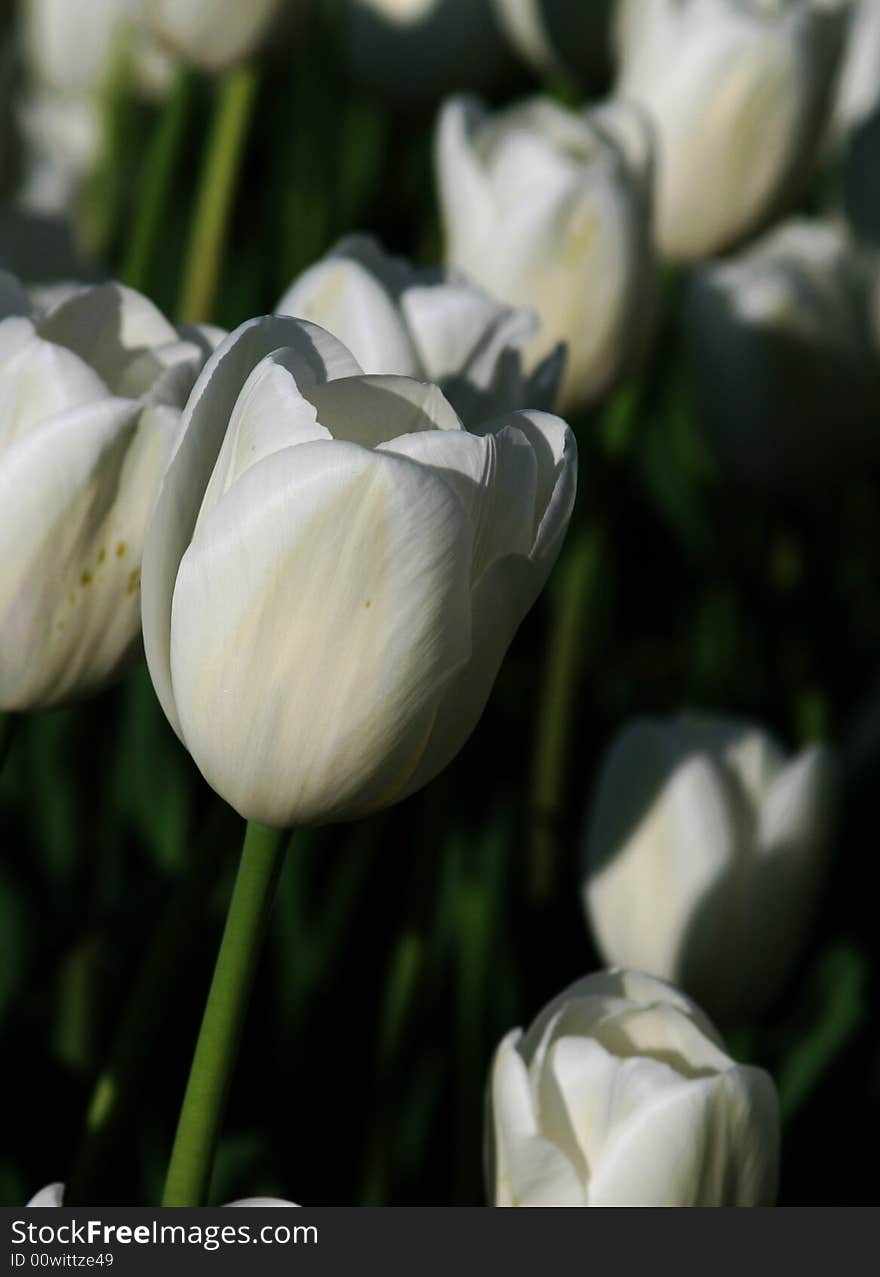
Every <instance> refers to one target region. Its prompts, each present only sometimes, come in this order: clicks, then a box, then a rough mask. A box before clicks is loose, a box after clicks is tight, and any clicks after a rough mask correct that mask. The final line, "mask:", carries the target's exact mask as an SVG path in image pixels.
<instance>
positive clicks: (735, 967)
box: [583, 716, 836, 1022]
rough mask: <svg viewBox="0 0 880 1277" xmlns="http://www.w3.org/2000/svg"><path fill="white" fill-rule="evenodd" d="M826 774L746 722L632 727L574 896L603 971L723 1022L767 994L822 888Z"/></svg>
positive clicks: (596, 811) (602, 792)
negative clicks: (624, 973) (640, 974)
mask: <svg viewBox="0 0 880 1277" xmlns="http://www.w3.org/2000/svg"><path fill="white" fill-rule="evenodd" d="M835 796H836V766H835V760H834V757H833V755H832V753H831V751H830V750H829V749H828V748H827V747H825V746H821V745H814V746H811V747H809V748H808V749H805V750H804V751H803V752H802V753H800V754H798V755H797V756H796V757H794V758H791V759H789V758H786V756H785V755H784V754H783V752H782V750H781V749H780V748H779V746H778V745H777V744H776V742H775V741H774V740H773V739H772V737H770V736H769V735H768V734H767V733H766V732H764V731H762V730H761V729H760V728H758V727H753V726H751V725H748V724H744V723H739V722H736V721H732V720H726V719H713V718H700V717H691V716H682V717H679V718H672V719H668V720H662V719H661V720H650V719H645V720H639V721H636V722H634V723H632V724H631V725H630V726H628V727H627V728H625V729H624V730H623V731H622V732H621V733H620V735H619V736H618V737H617V739H616V740H615V742H614V744H613V745H612V747H611V749H610V751H609V753H608V755H607V757H606V760H605V763H604V765H603V767H602V771H601V774H600V777H599V783H598V786H597V790H596V793H595V796H594V798H593V802H592V805H591V808H590V813H589V820H588V823H587V826H586V829H585V839H584V880H583V898H584V905H585V908H586V911H587V915H588V918H589V921H590V924H591V926H592V930H593V934H594V936H595V938H596V942H597V944H598V947H599V950H600V952H601V954H602V956H603V958H604V959H605V961H606V962H610V963H620V964H624V965H626V966H634V967H638V968H639V969H641V970H643V971H647V972H650V973H651V974H652V975H656V976H662V977H663V978H665V979H668V980H671V981H673V982H674V983H675V984H677V985H680V986H681V987H682V988H683V989H686V990H687V992H688V993H690V994H692V995H693V996H694V997H695V998H697V1000H698V1001H699V1002H700V1004H701V1005H702V1006H705V1007H707V1008H708V1009H709V1010H710V1011H711V1012H712V1013H713V1014H714V1015H715V1016H717V1017H718V1018H719V1019H723V1020H725V1021H727V1022H730V1021H733V1020H738V1019H740V1018H741V1017H744V1016H747V1015H750V1014H757V1013H758V1012H760V1011H761V1010H762V1008H763V1007H765V1006H766V1005H767V1004H768V1003H769V1002H770V1001H771V1000H772V999H773V997H774V996H775V994H777V993H778V992H779V990H780V989H781V987H782V986H783V984H784V982H785V980H786V978H787V976H788V975H789V974H790V972H791V969H792V966H793V963H794V962H795V960H796V959H797V957H798V956H799V951H800V948H801V943H802V940H803V938H804V935H805V933H806V931H807V928H808V926H809V923H810V919H811V916H812V911H813V906H814V904H815V901H816V897H817V894H818V892H819V890H820V889H821V886H822V882H823V880H824V873H825V867H826V860H827V854H828V849H829V841H830V832H831V829H830V827H831V822H832V816H833V809H834V799H835Z"/></svg>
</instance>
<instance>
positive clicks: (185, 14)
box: [143, 0, 283, 71]
mask: <svg viewBox="0 0 880 1277" xmlns="http://www.w3.org/2000/svg"><path fill="white" fill-rule="evenodd" d="M143 3H144V9H145V12H144V16H145V19H146V22H147V25H148V27H149V28H150V30H151V31H152V32H153V34H154V35H155V36H156V37H157V38H158V39H159V40H162V41H164V42H165V43H166V44H167V46H168V47H169V48H170V49H171V50H172V51H173V52H174V53H175V54H176V55H177V56H179V57H180V58H182V59H183V60H184V61H186V62H190V63H192V64H193V65H194V66H197V67H202V68H204V69H205V70H206V71H220V70H222V69H223V68H224V67H228V66H231V65H233V64H234V63H236V62H241V61H243V60H244V59H245V58H247V57H248V56H249V55H250V54H251V53H253V52H254V51H255V50H256V49H257V48H259V46H260V45H261V44H262V43H263V41H264V40H265V38H266V36H267V35H268V33H269V30H270V28H271V26H272V24H273V22H274V21H275V19H276V17H277V16H278V14H279V12H280V10H281V8H282V4H283V0H246V3H244V2H243V0H143Z"/></svg>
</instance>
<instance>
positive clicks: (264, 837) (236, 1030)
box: [162, 823, 285, 1206]
mask: <svg viewBox="0 0 880 1277" xmlns="http://www.w3.org/2000/svg"><path fill="white" fill-rule="evenodd" d="M284 839H285V835H284V834H283V832H282V831H281V830H277V829H265V828H264V827H263V826H262V825H255V824H252V823H251V824H248V827H247V833H246V835H245V840H244V847H243V849H242V853H241V863H240V865H239V867H238V874H237V876H236V879H235V887H234V888H233V892H232V900H231V902H230V905H229V913H228V914H227V917H226V927H225V929H224V932H223V939H222V941H221V942H220V952H219V953H218V955H217V964H216V966H215V968H214V976H213V979H212V981H211V988H210V991H209V993H208V1001H207V1003H206V1004H205V1013H204V1016H203V1017H202V1026H201V1028H200V1030H199V1037H198V1042H197V1043H196V1049H195V1054H194V1056H193V1062H192V1067H191V1069H190V1074H189V1081H188V1082H187V1086H186V1093H185V1095H184V1097H183V1106H182V1108H181V1110H180V1118H179V1121H178V1124H177V1134H176V1135H175V1138H174V1148H173V1150H172V1153H171V1162H170V1164H169V1167H168V1177H167V1179H166V1181H165V1193H164V1195H163V1198H162V1205H163V1206H202V1205H204V1201H205V1197H206V1196H207V1193H208V1187H209V1185H210V1180H211V1171H212V1168H213V1164H214V1153H215V1150H216V1146H217V1138H218V1136H219V1133H220V1124H221V1122H222V1120H223V1113H224V1109H225V1107H226V1097H227V1095H228V1092H229V1083H230V1080H231V1077H232V1071H233V1068H234V1066H235V1061H236V1057H237V1055H238V1044H239V1040H240V1037H241V1030H242V1025H243V1022H244V1017H245V1013H246V1010H247V1004H248V999H249V997H250V993H251V988H252V987H253V982H254V975H255V973H256V968H257V961H258V958H259V954H260V949H261V946H262V941H263V937H264V935H265V932H266V926H267V923H268V920H269V914H270V911H271V908H272V901H273V899H274V896H275V889H276V887H277V885H278V876H279V874H280V871H281V865H282V861H283V850H284Z"/></svg>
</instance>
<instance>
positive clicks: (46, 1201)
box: [28, 1183, 64, 1206]
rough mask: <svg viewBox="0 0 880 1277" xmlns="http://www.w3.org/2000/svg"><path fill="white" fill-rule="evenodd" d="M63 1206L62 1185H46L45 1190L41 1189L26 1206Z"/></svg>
mask: <svg viewBox="0 0 880 1277" xmlns="http://www.w3.org/2000/svg"><path fill="white" fill-rule="evenodd" d="M63 1205H64V1185H63V1184H61V1183H58V1184H47V1185H46V1187H45V1188H41V1189H40V1191H39V1192H38V1193H36V1194H35V1195H34V1196H33V1197H32V1198H31V1200H30V1201H29V1202H28V1206H63Z"/></svg>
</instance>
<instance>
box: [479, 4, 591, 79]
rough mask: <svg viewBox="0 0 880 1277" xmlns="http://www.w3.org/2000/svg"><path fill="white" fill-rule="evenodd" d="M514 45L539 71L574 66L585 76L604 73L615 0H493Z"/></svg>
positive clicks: (554, 72)
mask: <svg viewBox="0 0 880 1277" xmlns="http://www.w3.org/2000/svg"><path fill="white" fill-rule="evenodd" d="M493 3H494V5H495V12H496V13H497V15H498V21H499V23H500V24H501V27H502V30H503V31H504V33H505V35H506V36H507V38H508V39H509V40H510V42H511V44H512V45H513V47H514V48H515V49H516V51H517V52H518V53H519V55H520V56H521V57H522V58H523V60H524V61H525V62H527V63H528V64H529V65H530V66H531V67H533V68H534V69H535V70H536V71H537V72H538V73H539V74H541V75H546V74H548V73H549V74H558V73H559V72H560V71H562V72H568V71H571V72H573V73H575V74H576V75H578V76H579V78H581V79H583V80H586V81H587V82H593V81H596V80H598V79H600V78H601V76H602V74H603V72H605V71H606V70H607V67H608V63H609V61H610V56H611V48H610V44H611V41H610V28H611V25H612V24H611V16H612V13H613V11H614V4H615V0H590V3H589V4H583V3H582V2H581V0H493Z"/></svg>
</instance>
